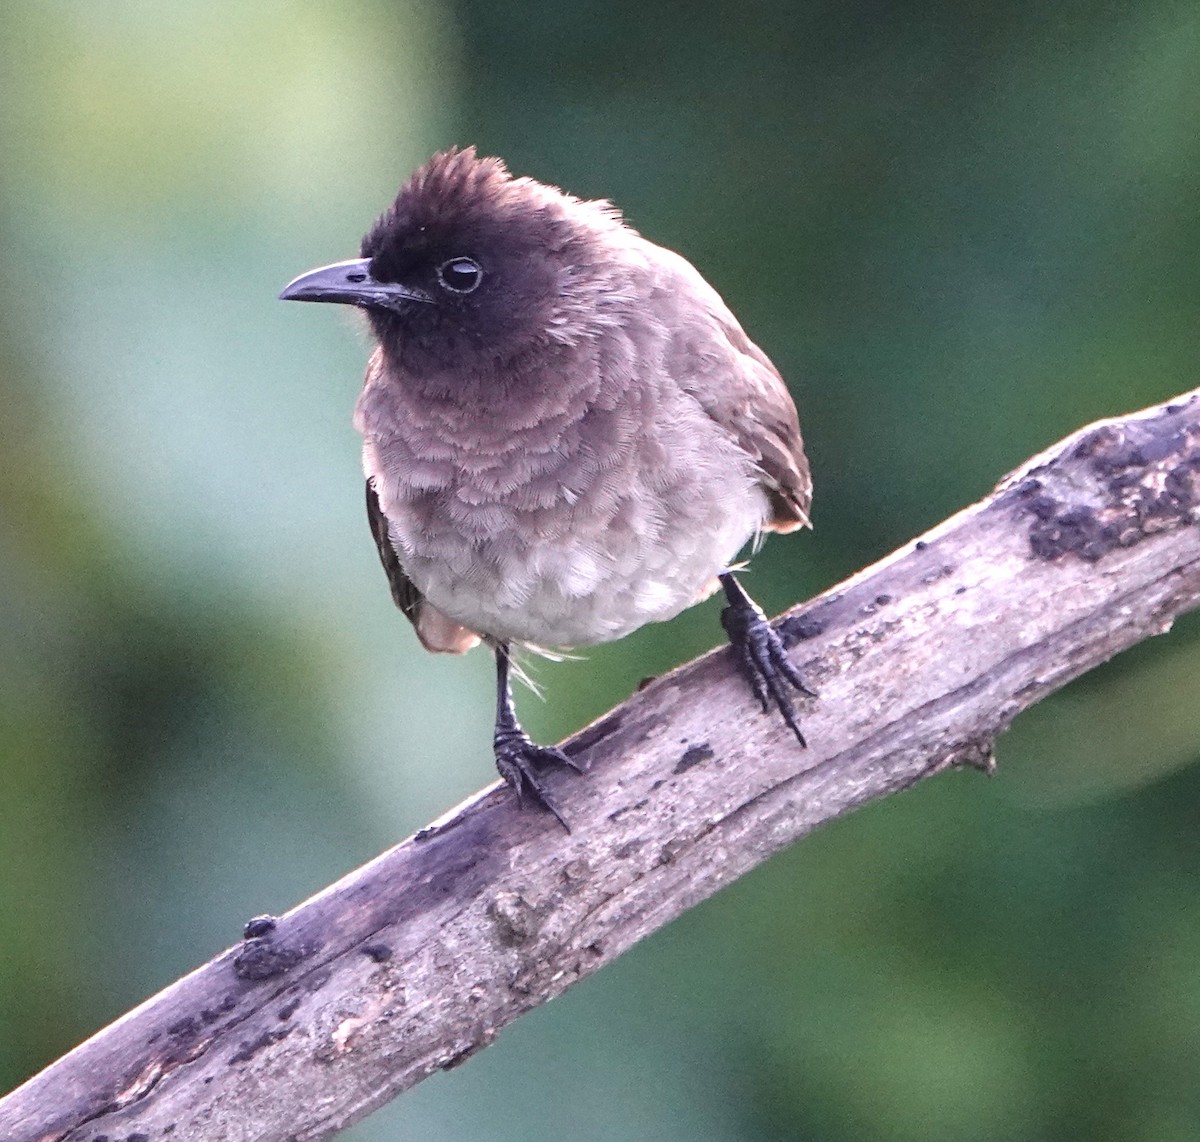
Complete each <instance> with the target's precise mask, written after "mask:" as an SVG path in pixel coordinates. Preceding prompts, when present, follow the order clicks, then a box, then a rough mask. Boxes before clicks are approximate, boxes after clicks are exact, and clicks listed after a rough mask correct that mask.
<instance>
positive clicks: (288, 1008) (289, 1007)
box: [279, 996, 300, 1022]
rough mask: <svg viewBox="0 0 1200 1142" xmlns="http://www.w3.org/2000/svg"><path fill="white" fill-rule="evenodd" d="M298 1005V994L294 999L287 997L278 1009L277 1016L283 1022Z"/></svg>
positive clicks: (291, 1014) (293, 1013)
mask: <svg viewBox="0 0 1200 1142" xmlns="http://www.w3.org/2000/svg"><path fill="white" fill-rule="evenodd" d="M299 1006H300V998H299V996H297V997H296V998H295V999H289V1000H288V1001H287V1003H285V1004H284V1005H283V1006H282V1007H281V1008H280V1009H279V1018H280V1019H281V1020H282V1021H283V1022H287V1020H289V1019H291V1017H292V1016H293V1015H295V1014H296V1008H297V1007H299Z"/></svg>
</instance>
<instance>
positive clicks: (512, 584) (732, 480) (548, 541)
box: [366, 448, 768, 648]
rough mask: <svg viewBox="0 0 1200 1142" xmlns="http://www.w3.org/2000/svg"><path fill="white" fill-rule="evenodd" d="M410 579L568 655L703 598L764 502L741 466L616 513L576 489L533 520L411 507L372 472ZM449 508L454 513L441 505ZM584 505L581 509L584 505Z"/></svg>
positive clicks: (495, 629)
mask: <svg viewBox="0 0 1200 1142" xmlns="http://www.w3.org/2000/svg"><path fill="white" fill-rule="evenodd" d="M372 459H373V457H372V456H371V454H370V449H369V448H368V451H367V457H366V460H367V469H368V473H369V474H374V475H375V476H376V484H377V490H378V491H379V494H380V500H381V504H382V506H383V510H384V513H385V515H386V516H387V517H388V520H389V525H390V530H391V538H392V543H393V546H394V547H395V548H396V551H397V553H398V555H399V556H400V561H401V564H402V565H403V567H404V570H405V573H406V574H407V575H408V577H409V578H410V579H411V580H412V582H413V584H414V586H416V587H417V589H418V590H419V591H420V592H421V593H422V595H424V596H425V598H426V599H428V601H429V602H430V603H432V604H433V605H434V606H435V607H437V608H438V610H440V611H441V612H442V613H443V614H444V615H446V616H447V617H448V618H450V619H452V620H453V621H454V622H457V623H460V624H461V625H463V626H464V627H467V628H468V629H469V630H472V631H474V632H476V633H478V634H480V635H486V636H491V637H492V638H494V639H499V640H503V641H511V642H518V643H526V644H531V645H534V646H540V647H545V648H566V647H573V646H584V645H588V644H591V643H599V642H607V641H609V640H612V639H618V638H621V637H623V636H624V635H626V634H629V633H630V632H631V631H634V630H636V629H637V628H638V627H640V626H643V625H645V624H646V623H648V622H660V621H663V620H666V619H670V618H673V617H674V616H675V615H677V614H678V613H679V612H680V611H682V610H684V609H686V608H687V607H689V606H691V605H692V604H693V603H696V602H698V601H699V600H700V599H702V598H704V597H706V596H707V595H708V594H709V593H710V592H711V591H712V589H713V586H714V583H715V576H716V575H718V574H719V573H720V572H722V571H724V570H725V569H726V568H727V567H728V566H729V565H730V563H731V562H732V561H733V559H734V558H735V557H736V555H737V553H738V552H739V551H740V550H741V549H742V547H743V546H745V544H746V543H747V541H748V540H749V539H751V538H752V537H753V536H754V535H755V534H756V533H757V532H758V531H759V530H760V528H761V527H762V525H763V522H764V520H765V519H766V518H767V514H768V504H767V500H766V496H765V495H764V493H763V491H762V489H761V487H760V486H759V485H758V483H757V481H756V480H755V479H753V477H752V474H751V473H749V472H747V471H744V470H743V469H744V465H742V464H741V463H740V458H739V462H738V463H737V464H733V463H730V464H729V465H727V466H725V467H724V468H721V467H720V466H716V465H714V470H713V471H712V473H711V474H710V473H707V472H705V471H701V472H699V473H692V474H691V475H690V477H689V479H688V481H687V486H686V494H684V490H683V489H681V488H672V487H666V488H663V489H659V490H657V492H656V493H645V494H640V495H637V496H629V497H626V501H625V502H618V503H617V504H616V506H615V510H614V512H613V514H612V515H611V517H610V518H604V517H603V516H600V517H597V516H596V514H595V513H594V512H588V511H587V510H586V509H587V496H586V495H584V496H583V497H582V498H581V499H578V500H577V501H575V502H572V501H573V500H574V497H572V494H571V493H566V494H565V497H564V501H563V502H562V504H561V505H558V511H559V512H560V513H561V518H558V520H557V523H556V524H555V526H553V527H550V528H547V526H546V522H545V520H546V518H547V516H550V517H552V518H553V517H554V516H555V508H554V507H553V506H549V507H547V506H546V505H543V507H542V509H541V511H540V512H539V513H538V515H537V519H536V521H535V520H534V517H533V516H532V515H529V514H526V513H522V512H521V511H519V510H515V509H513V508H512V507H510V506H509V505H506V504H505V503H503V502H494V503H487V502H484V503H475V504H472V505H464V504H463V503H462V502H461V501H459V500H458V499H452V498H449V497H448V493H446V492H443V493H441V500H440V505H439V506H440V510H438V508H437V507H435V505H434V504H432V503H431V502H430V501H429V499H428V498H426V500H425V502H414V498H413V496H412V495H411V493H410V494H409V495H408V496H407V497H405V496H404V495H403V494H401V493H400V492H399V491H398V490H395V489H397V481H396V480H395V479H394V478H393V479H388V477H387V475H386V474H385V473H381V472H379V470H378V469H377V468H376V470H375V472H374V473H372V471H371V470H372V467H373V465H372ZM447 501H448V502H449V505H450V506H449V507H447V506H446V503H447ZM581 508H582V509H584V510H580V509H581Z"/></svg>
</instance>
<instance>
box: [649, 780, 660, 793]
mask: <svg viewBox="0 0 1200 1142" xmlns="http://www.w3.org/2000/svg"><path fill="white" fill-rule="evenodd" d="M662 785H663V779H662V778H661V777H660V778H659V779H658V780H657V781H656V782H655V783H654V784H653V785H651V786H650V792H651V793H655V792H657V791H658V790H659V789H661V788H662Z"/></svg>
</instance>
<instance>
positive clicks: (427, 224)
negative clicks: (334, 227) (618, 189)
mask: <svg viewBox="0 0 1200 1142" xmlns="http://www.w3.org/2000/svg"><path fill="white" fill-rule="evenodd" d="M631 233H632V232H631V231H628V230H627V229H626V228H625V227H624V225H623V224H622V222H621V220H620V217H619V215H618V214H617V212H616V211H615V210H614V209H613V208H612V207H610V206H609V205H608V204H607V203H603V202H584V201H581V200H579V199H577V198H573V197H572V196H570V195H568V194H564V193H563V192H562V191H560V190H558V189H556V188H554V187H550V186H545V185H543V184H542V183H539V182H536V181H534V180H533V179H529V178H513V177H512V176H511V175H510V174H509V173H508V171H507V169H506V168H505V166H504V164H503V162H501V161H500V160H499V159H494V158H479V157H478V156H477V155H476V153H475V150H474V148H473V147H468V148H466V149H465V150H454V149H451V150H448V151H443V152H441V153H440V154H437V155H434V157H433V158H431V159H430V160H429V161H428V162H427V163H426V164H425V165H424V166H422V167H421V168H420V169H419V170H417V171H416V172H415V173H414V174H413V175H412V177H411V178H410V179H409V180H408V182H406V183H405V184H404V186H403V187H402V188H401V190H400V193H399V194H398V195H397V197H396V201H395V202H394V203H392V205H391V206H390V207H389V208H388V209H387V210H386V211H385V212H384V213H383V215H381V217H380V218H379V220H378V221H377V222H376V223H375V225H374V226H373V227H372V228H371V230H370V231H369V232H368V234H367V235H366V237H365V238H364V239H363V241H362V247H361V251H360V252H361V255H362V256H361V257H360V258H355V259H351V260H349V261H345V262H337V263H334V264H333V265H330V266H323V267H322V268H320V269H317V270H312V271H310V272H309V273H307V274H302V275H301V276H300V277H298V278H296V279H295V281H293V282H291V283H290V284H289V285H288V286H287V287H286V288H285V289H284V291H283V293H282V294H280V297H282V298H284V299H285V300H291V301H326V302H340V303H343V304H348V305H356V306H359V307H361V308H362V309H363V310H365V311H366V314H367V317H368V318H369V320H370V322H371V326H372V328H373V330H374V332H375V335H376V336H377V337H378V339H379V341H380V344H381V345H382V347H383V350H384V352H385V354H387V355H388V356H389V357H391V358H392V359H393V360H394V361H395V362H396V363H397V364H399V365H402V366H403V367H404V368H405V369H406V370H408V371H410V372H414V373H423V372H433V371H441V370H445V369H457V370H461V369H467V370H471V371H477V370H484V369H487V368H488V367H490V366H503V365H504V364H506V363H508V362H511V361H512V360H514V359H515V358H517V357H519V356H520V355H521V354H523V353H526V352H529V351H536V349H537V348H538V347H539V346H545V345H550V344H554V343H559V344H571V343H575V342H578V341H579V340H581V339H583V338H584V337H586V336H588V335H589V334H590V333H591V332H592V331H593V330H594V329H595V327H596V326H597V324H603V323H604V322H605V314H606V312H607V311H608V310H611V308H612V307H613V304H614V303H615V302H618V301H619V298H620V295H621V294H622V292H623V291H622V289H621V284H620V274H619V272H618V273H616V275H615V277H614V261H619V259H614V258H613V254H614V252H615V251H616V250H617V249H618V248H619V247H620V246H621V245H623V238H624V236H627V235H630V234H631Z"/></svg>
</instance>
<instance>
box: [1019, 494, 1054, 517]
mask: <svg viewBox="0 0 1200 1142" xmlns="http://www.w3.org/2000/svg"><path fill="white" fill-rule="evenodd" d="M1026 507H1027V509H1028V510H1029V511H1031V512H1033V514H1034V515H1035V516H1037V517H1038V519H1053V518H1054V515H1055V513H1056V512H1057V511H1058V500H1056V499H1055V498H1054V497H1053V496H1046V495H1042V496H1034V497H1033V498H1032V499H1031V500H1030V501H1029V503H1028V504H1027V505H1026Z"/></svg>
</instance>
